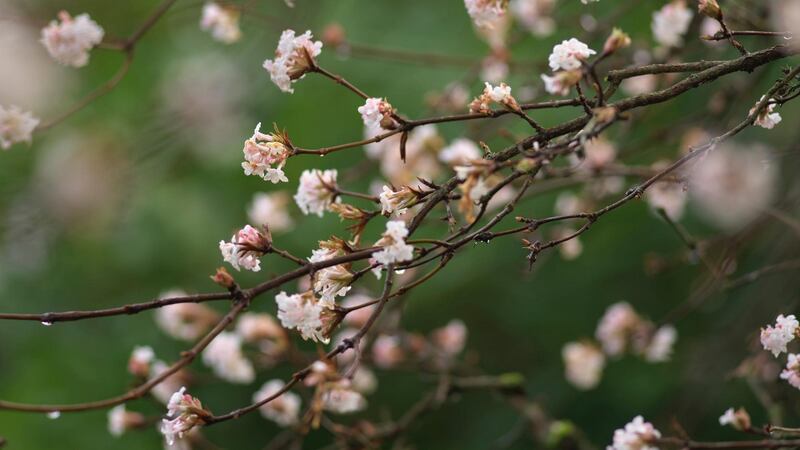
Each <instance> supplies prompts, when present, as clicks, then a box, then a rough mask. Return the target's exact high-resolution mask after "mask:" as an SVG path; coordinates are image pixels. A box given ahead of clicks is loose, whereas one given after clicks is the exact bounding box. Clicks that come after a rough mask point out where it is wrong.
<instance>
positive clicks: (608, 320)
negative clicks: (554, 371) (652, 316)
mask: <svg viewBox="0 0 800 450" xmlns="http://www.w3.org/2000/svg"><path fill="white" fill-rule="evenodd" d="M595 337H596V338H597V341H598V342H599V344H595V343H594V342H592V341H590V340H584V341H580V342H570V343H567V344H566V345H565V346H564V348H563V350H562V356H563V358H564V364H565V370H566V378H567V380H568V381H569V382H570V383H572V384H573V385H575V386H576V387H578V388H580V389H591V388H594V387H595V386H597V384H598V383H599V382H600V378H601V376H602V372H603V369H604V367H605V358H606V356H608V357H612V358H617V357H620V356H622V355H623V354H624V353H625V352H626V351H630V352H632V353H633V354H635V355H637V356H640V357H642V358H644V360H645V361H648V362H652V363H658V362H664V361H668V360H669V358H670V356H671V354H672V348H673V346H674V345H675V341H676V340H677V337H678V334H677V331H676V330H675V327H673V326H672V325H663V326H661V327H658V328H656V327H655V325H654V324H653V323H652V322H650V321H649V320H646V319H643V318H642V317H640V316H639V315H638V314H637V313H636V311H634V310H633V307H631V305H630V304H629V303H626V302H619V303H615V304H613V305H611V306H610V307H609V308H608V309H607V310H606V313H605V314H604V315H603V317H602V318H601V319H600V322H599V323H598V325H597V330H596V332H595Z"/></svg>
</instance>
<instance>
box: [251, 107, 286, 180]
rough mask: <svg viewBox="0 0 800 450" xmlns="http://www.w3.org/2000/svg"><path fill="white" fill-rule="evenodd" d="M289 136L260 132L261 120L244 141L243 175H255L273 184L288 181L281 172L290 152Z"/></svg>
mask: <svg viewBox="0 0 800 450" xmlns="http://www.w3.org/2000/svg"><path fill="white" fill-rule="evenodd" d="M289 146H291V143H290V142H289V138H288V137H287V136H286V135H285V134H282V133H278V132H275V133H270V134H265V133H262V132H261V122H259V123H258V125H256V128H255V130H253V136H251V137H250V139H247V140H246V141H244V148H243V149H242V151H243V152H244V162H242V169H244V174H245V175H248V176H249V175H256V176H259V177H261V178H263V179H264V180H266V181H270V182H272V183H273V184H275V183H280V182H287V181H289V179H288V178H286V175H285V174H284V173H283V166H284V165H285V164H286V158H288V157H289V155H290V154H291V150H290V149H289Z"/></svg>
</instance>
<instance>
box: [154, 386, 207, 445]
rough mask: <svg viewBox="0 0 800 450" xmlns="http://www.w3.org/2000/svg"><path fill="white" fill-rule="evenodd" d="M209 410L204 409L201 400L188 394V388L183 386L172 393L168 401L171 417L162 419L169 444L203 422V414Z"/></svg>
mask: <svg viewBox="0 0 800 450" xmlns="http://www.w3.org/2000/svg"><path fill="white" fill-rule="evenodd" d="M208 414H209V413H208V411H206V410H204V409H203V405H202V403H200V400H198V399H196V398H194V397H192V396H191V395H189V394H186V388H185V387H182V388H180V389H179V390H178V391H177V392H175V393H174V394H172V397H170V399H169V403H167V416H168V417H170V419H162V420H161V433H162V434H163V435H164V437H165V438H166V440H167V443H168V444H169V445H172V444H174V443H175V439H176V438H177V439H180V438H182V437H183V435H184V434H185V433H186V432H188V431H189V430H191V429H192V428H194V427H195V425H199V424H201V423H202V422H203V418H202V417H201V415H202V416H206V415H208Z"/></svg>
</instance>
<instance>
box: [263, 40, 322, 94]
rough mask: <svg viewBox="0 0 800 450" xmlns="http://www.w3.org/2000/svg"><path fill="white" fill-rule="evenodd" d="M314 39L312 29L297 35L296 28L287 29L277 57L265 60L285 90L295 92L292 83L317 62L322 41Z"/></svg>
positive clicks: (276, 80)
mask: <svg viewBox="0 0 800 450" xmlns="http://www.w3.org/2000/svg"><path fill="white" fill-rule="evenodd" d="M312 39H313V36H311V32H310V31H306V32H305V33H303V34H301V35H300V36H297V37H295V32H294V30H285V31H284V32H283V33H281V38H280V40H279V41H278V48H276V49H275V59H274V60H273V59H267V60H266V61H264V69H266V70H267V72H269V75H270V78H272V82H273V83H275V85H276V86H278V87H279V88H280V90H282V91H283V92H289V93H291V92H294V89H292V83H293V82H295V81H297V80H299V79H301V78H303V76H304V75H305V74H306V72H308V70H309V69H311V68H312V67H313V66H314V65H315V64H316V62H315V60H314V59H315V58H316V57H317V56H319V54H320V52H321V51H322V42H320V41H312Z"/></svg>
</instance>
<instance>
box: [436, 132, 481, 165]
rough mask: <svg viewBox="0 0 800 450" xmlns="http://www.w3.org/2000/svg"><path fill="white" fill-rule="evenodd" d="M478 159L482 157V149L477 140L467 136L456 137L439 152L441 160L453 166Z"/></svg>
mask: <svg viewBox="0 0 800 450" xmlns="http://www.w3.org/2000/svg"><path fill="white" fill-rule="evenodd" d="M476 159H481V150H480V148H479V147H478V144H476V143H475V141H472V140H470V139H467V138H456V139H454V140H453V142H451V143H450V145H448V146H447V147H445V148H443V149H442V150H441V151H440V152H439V161H441V162H443V163H445V164H448V165H451V166H456V165H464V164H467V163H469V162H470V161H473V160H476Z"/></svg>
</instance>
